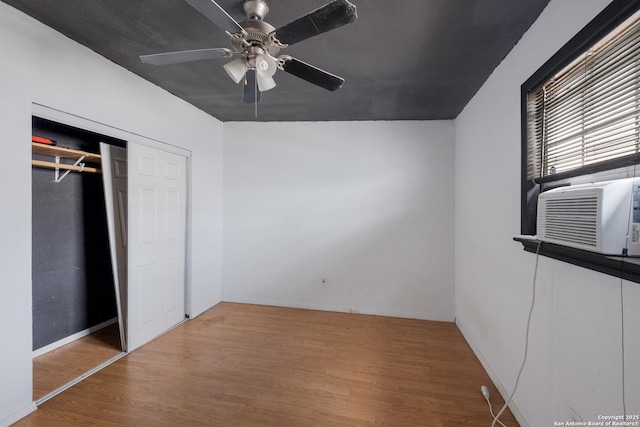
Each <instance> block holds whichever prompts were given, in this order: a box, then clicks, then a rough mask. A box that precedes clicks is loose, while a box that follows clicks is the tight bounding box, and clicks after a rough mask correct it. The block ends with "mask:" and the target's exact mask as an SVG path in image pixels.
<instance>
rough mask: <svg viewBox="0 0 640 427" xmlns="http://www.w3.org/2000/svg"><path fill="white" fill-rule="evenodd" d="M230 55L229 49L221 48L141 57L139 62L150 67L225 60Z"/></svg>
mask: <svg viewBox="0 0 640 427" xmlns="http://www.w3.org/2000/svg"><path fill="white" fill-rule="evenodd" d="M231 54H232V51H231V49H227V48H224V47H221V48H212V49H195V50H183V51H180V52H167V53H155V54H152V55H142V56H140V60H141V61H142V62H144V63H145V64H150V65H167V64H178V63H180V62H191V61H202V60H203V59H215V58H226V57H229V56H231Z"/></svg>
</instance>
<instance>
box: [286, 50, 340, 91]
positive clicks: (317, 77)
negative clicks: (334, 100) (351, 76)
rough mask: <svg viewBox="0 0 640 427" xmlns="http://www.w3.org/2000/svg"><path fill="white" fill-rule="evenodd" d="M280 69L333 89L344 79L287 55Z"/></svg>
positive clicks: (338, 87) (338, 86)
mask: <svg viewBox="0 0 640 427" xmlns="http://www.w3.org/2000/svg"><path fill="white" fill-rule="evenodd" d="M282 69H283V70H284V71H286V72H287V73H289V74H293V75H294V76H296V77H300V78H301V79H303V80H306V81H308V82H309V83H313V84H314V85H317V86H320V87H321V88H324V89H327V90H330V91H334V90H337V89H340V88H341V87H342V85H343V84H344V79H343V78H342V77H338V76H336V75H333V74H331V73H327V72H326V71H323V70H321V69H320V68H316V67H314V66H313V65H309V64H307V63H306V62H302V61H300V60H299V59H295V58H291V57H288V58H287V59H286V60H285V61H284V64H283V65H282Z"/></svg>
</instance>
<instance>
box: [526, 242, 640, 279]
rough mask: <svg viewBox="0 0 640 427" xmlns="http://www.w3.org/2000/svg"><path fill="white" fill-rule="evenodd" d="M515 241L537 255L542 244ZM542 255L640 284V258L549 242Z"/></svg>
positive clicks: (543, 246)
mask: <svg viewBox="0 0 640 427" xmlns="http://www.w3.org/2000/svg"><path fill="white" fill-rule="evenodd" d="M513 240H515V241H516V242H520V243H522V246H523V247H524V250H525V251H527V252H532V253H536V250H537V249H538V243H540V240H534V239H525V238H520V237H514V238H513ZM540 255H542V256H546V257H548V258H553V259H556V260H558V261H564V262H567V263H569V264H573V265H577V266H579V267H584V268H588V269H589V270H594V271H598V272H600V273H604V274H608V275H610V276H614V277H619V278H622V279H624V280H629V281H631V282H635V283H640V258H632V257H615V256H606V255H602V254H598V253H595V252H589V251H583V250H581V249H575V248H569V247H567V246H562V245H556V244H554V243H548V242H542V243H541V245H540Z"/></svg>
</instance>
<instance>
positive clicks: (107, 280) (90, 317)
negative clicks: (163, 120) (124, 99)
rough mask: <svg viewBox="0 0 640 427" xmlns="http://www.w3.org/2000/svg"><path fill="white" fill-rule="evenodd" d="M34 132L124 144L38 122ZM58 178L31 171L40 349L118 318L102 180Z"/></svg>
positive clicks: (64, 143)
mask: <svg viewBox="0 0 640 427" xmlns="http://www.w3.org/2000/svg"><path fill="white" fill-rule="evenodd" d="M33 135H36V136H40V137H43V138H48V139H52V140H54V141H56V143H57V145H58V146H61V147H66V148H72V149H78V150H83V151H88V152H93V153H99V152H100V147H99V143H100V141H103V142H108V143H111V144H114V145H118V146H122V147H124V146H125V142H124V141H121V140H117V139H113V138H109V137H105V136H102V135H98V134H95V133H92V132H88V131H84V130H80V129H77V128H73V127H70V126H67V125H62V124H58V123H55V122H51V121H48V120H45V119H41V118H37V117H34V118H33ZM33 158H34V159H36V160H45V161H54V160H53V159H52V157H51V156H43V155H36V154H34V156H33ZM98 167H99V166H98ZM63 172H64V171H61V174H62V173H63ZM54 173H55V172H54V169H48V168H41V167H33V168H32V180H33V185H32V194H33V199H32V224H33V225H32V244H33V252H32V254H33V255H32V258H33V259H32V265H33V267H32V269H33V270H32V286H33V305H32V308H33V350H34V351H35V350H37V349H40V348H42V347H44V346H47V345H49V344H51V343H54V342H56V341H59V340H61V339H64V338H66V337H69V336H71V335H73V334H76V333H78V332H81V331H84V330H86V329H88V328H91V327H93V326H95V325H98V324H100V323H103V322H105V321H109V320H112V319H114V318H115V317H116V303H115V296H114V287H113V274H112V270H111V258H110V254H109V243H108V234H107V223H106V213H105V202H104V190H103V185H102V175H101V174H99V173H86V172H70V173H69V174H68V175H67V176H65V177H64V178H63V179H62V180H61V181H60V182H55V181H54Z"/></svg>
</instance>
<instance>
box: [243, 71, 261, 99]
mask: <svg viewBox="0 0 640 427" xmlns="http://www.w3.org/2000/svg"><path fill="white" fill-rule="evenodd" d="M242 102H244V103H245V104H257V103H258V102H260V91H259V90H258V85H257V84H256V70H247V74H245V75H244V88H243V89H242Z"/></svg>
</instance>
